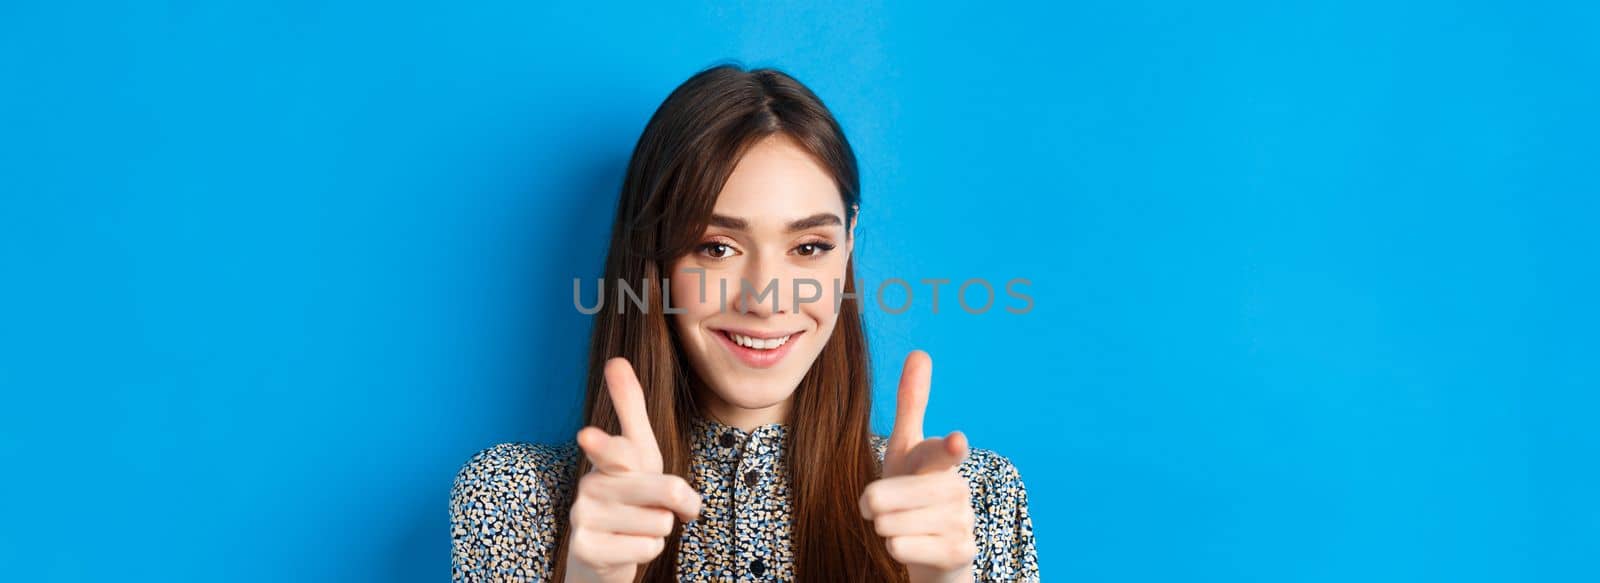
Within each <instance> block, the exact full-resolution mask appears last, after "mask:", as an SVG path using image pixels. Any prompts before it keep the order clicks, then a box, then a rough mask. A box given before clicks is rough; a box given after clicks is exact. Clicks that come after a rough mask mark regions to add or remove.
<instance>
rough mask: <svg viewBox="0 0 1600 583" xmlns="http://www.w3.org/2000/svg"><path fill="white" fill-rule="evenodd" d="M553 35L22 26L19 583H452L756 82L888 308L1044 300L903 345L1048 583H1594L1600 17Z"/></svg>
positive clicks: (1265, 19) (483, 11) (467, 15)
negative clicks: (692, 130)
mask: <svg viewBox="0 0 1600 583" xmlns="http://www.w3.org/2000/svg"><path fill="white" fill-rule="evenodd" d="M539 4H542V3H533V2H510V1H499V2H485V3H450V4H439V5H423V4H422V3H405V2H400V3H391V2H371V1H367V2H346V3H321V2H285V1H274V2H231V3H199V2H165V3H156V2H126V3H81V4H80V3H73V2H21V3H18V2H7V3H5V4H3V5H0V277H3V284H4V285H3V289H0V317H3V319H0V387H3V388H4V405H3V406H0V456H3V460H0V461H3V468H4V469H3V470H0V471H3V472H4V475H3V478H4V479H3V484H4V485H3V488H4V490H3V491H0V579H6V580H11V581H34V580H48V581H78V580H103V579H105V578H108V577H117V578H120V579H123V580H141V579H150V580H196V581H198V580H231V581H256V580H259V581H352V580H403V581H437V580H443V579H446V578H447V577H448V573H449V565H448V561H449V535H448V530H447V520H448V517H447V511H446V500H447V496H448V490H449V486H450V481H451V478H452V477H453V475H454V473H455V471H456V470H457V468H459V467H460V464H461V463H462V462H463V461H465V460H466V458H467V457H468V456H470V455H471V454H472V453H473V452H475V451H477V450H479V449H481V448H483V447H486V446H488V445H491V444H493V443H496V442H501V441H509V440H521V439H526V440H558V439H567V438H569V437H570V435H571V433H572V431H573V430H575V429H576V427H577V425H576V422H577V420H576V414H575V412H576V406H577V400H578V398H579V396H578V392H577V390H578V389H577V387H578V381H579V375H580V365H581V358H582V354H583V347H584V344H585V332H586V330H587V327H586V326H587V320H586V319H585V318H584V317H582V316H580V315H578V314H577V313H576V312H575V311H574V310H573V308H572V307H571V300H570V297H571V296H570V293H571V287H570V286H571V278H572V277H576V276H583V277H593V276H596V275H598V271H599V266H600V260H601V257H602V255H603V252H604V250H603V246H604V243H605V232H606V229H607V228H608V226H609V222H608V220H609V217H610V212H611V209H612V206H613V204H614V201H615V197H616V194H617V189H618V186H619V184H620V179H621V175H622V172H623V169H624V165H625V164H626V161H627V158H628V156H629V154H630V151H631V147H632V145H633V141H634V140H635V139H636V138H637V137H638V134H639V132H640V130H641V129H642V128H643V126H644V123H645V121H646V120H647V119H648V117H649V115H650V113H651V112H652V111H653V109H654V108H655V106H656V105H657V104H659V103H660V101H661V100H662V99H663V98H664V97H665V96H666V94H667V93H668V92H669V91H670V90H671V89H672V88H673V87H674V86H676V85H677V84H678V83H679V82H681V81H682V80H684V79H685V78H687V77H688V76H689V75H690V74H692V73H694V72H695V71H697V70H699V69H700V68H703V67H705V66H709V65H711V64H714V63H717V62H720V61H722V60H724V59H738V60H740V61H742V62H743V63H745V64H747V65H754V66H761V65H774V66H778V67H781V68H784V69H786V70H788V71H790V72H791V73H793V74H794V75H796V76H797V77H799V78H800V79H801V80H802V81H804V82H806V83H808V84H809V85H811V86H812V87H813V88H814V89H815V90H816V91H817V92H818V93H819V94H820V95H821V96H822V97H823V98H824V100H826V101H827V103H828V104H829V105H830V106H831V107H832V108H833V109H834V111H835V112H836V113H837V115H838V116H839V117H840V119H841V120H842V122H843V124H844V126H845V128H846V131H847V133H848V134H849V137H850V138H851V139H852V141H853V142H854V144H855V146H856V148H857V151H858V154H859V156H860V159H861V163H862V167H863V172H864V177H863V182H864V187H865V193H864V195H865V201H864V204H863V213H864V214H863V220H864V223H863V224H862V226H861V229H860V232H859V236H860V238H861V246H860V248H859V263H860V264H861V266H862V275H863V277H864V278H865V280H866V281H867V282H869V283H870V282H879V281H882V280H884V279H885V278H889V277H901V278H904V279H908V280H912V281H913V282H915V281H916V280H917V279H920V278H933V277H942V278H950V279H953V280H955V281H957V282H959V281H962V280H964V279H967V278H971V277H983V278H987V279H990V280H991V281H997V282H998V281H1004V280H1007V279H1010V278H1013V277H1025V278H1028V279H1030V280H1031V281H1032V282H1033V285H1032V286H1031V287H1030V288H1028V290H1027V291H1028V292H1029V294H1030V295H1032V296H1033V298H1034V300H1035V307H1034V310H1033V311H1032V312H1031V313H1029V314H1027V315H1022V316H1016V315H1011V314H1008V313H1005V312H1003V311H1001V310H999V309H996V310H994V311H992V312H990V313H987V314H984V315H980V316H974V315H969V314H965V313H963V312H961V311H960V310H959V309H956V307H955V305H954V304H952V303H950V298H951V296H950V295H948V294H950V293H952V291H953V289H952V287H951V286H946V287H944V288H942V289H941V292H942V293H941V302H942V305H941V309H940V311H939V313H937V314H935V313H932V311H931V309H930V308H931V306H930V305H929V299H930V298H929V297H928V296H927V292H928V288H927V287H926V286H924V285H921V284H917V286H916V290H917V291H918V294H917V295H915V296H914V301H915V302H916V305H915V308H914V309H912V310H910V311H908V312H906V313H905V314H902V315H899V316H891V315H888V314H884V313H881V312H873V313H871V314H870V316H869V318H870V320H869V326H870V329H871V333H872V342H873V350H874V354H873V357H874V358H875V360H876V363H877V370H876V378H877V380H878V383H879V384H878V398H879V408H878V411H877V413H878V415H877V420H878V423H877V425H878V426H879V427H880V428H881V429H882V430H883V431H885V432H886V431H887V429H888V422H889V419H890V414H891V413H892V394H893V393H892V391H893V386H894V381H895V378H896V376H897V373H898V367H899V362H900V359H901V358H903V356H904V354H905V353H906V351H908V350H910V349H911V348H914V347H920V348H925V349H927V350H929V351H930V352H931V353H932V354H933V356H934V360H935V363H936V366H935V373H934V393H933V401H932V404H931V409H930V411H929V430H930V431H945V430H950V429H963V430H965V431H967V432H968V434H969V435H970V436H971V437H972V440H973V442H974V444H975V445H976V446H979V447H987V448H991V449H995V450H997V451H999V452H1001V453H1002V454H1005V455H1007V456H1009V457H1010V458H1011V459H1012V460H1014V461H1015V462H1016V464H1017V465H1018V466H1019V467H1020V468H1021V471H1022V474H1023V478H1024V480H1025V482H1026V484H1027V486H1028V489H1029V492H1030V494H1031V496H1032V509H1033V512H1034V520H1035V526H1036V529H1037V534H1038V545H1039V549H1040V552H1041V562H1042V565H1043V569H1044V572H1045V574H1046V578H1047V580H1052V581H1119V582H1128V581H1219V582H1237V581H1329V582H1333V581H1340V582H1343V581H1452V582H1460V581H1581V580H1588V581H1594V580H1600V567H1597V565H1596V562H1595V559H1596V556H1597V553H1600V503H1597V502H1596V493H1597V492H1600V469H1597V467H1596V461H1597V458H1600V430H1597V429H1596V422H1597V420H1600V419H1597V418H1600V398H1597V397H1596V396H1595V389H1596V387H1597V385H1600V367H1597V365H1596V353H1597V348H1600V346H1597V342H1596V340H1595V329H1596V324H1600V317H1597V316H1600V314H1597V310H1596V308H1595V304H1594V298H1595V297H1597V295H1600V294H1597V292H1600V285H1597V282H1600V273H1597V269H1596V260H1595V252H1596V250H1597V249H1600V245H1597V243H1600V236H1597V235H1596V228H1597V223H1600V212H1597V210H1600V209H1597V204H1596V196H1597V194H1600V172H1597V171H1596V164H1595V162H1596V159H1597V157H1600V156H1597V152H1600V148H1596V139H1595V136H1596V134H1597V132H1600V113H1597V112H1600V108H1597V103H1600V82H1597V78H1600V66H1597V65H1600V42H1597V41H1596V38H1597V34H1600V14H1597V13H1596V11H1595V10H1594V9H1593V8H1585V7H1579V6H1575V5H1564V4H1548V5H1543V6H1537V7H1535V6H1528V5H1525V4H1524V3H1513V2H1500V3H1494V2H1463V3H1442V2H1441V3H1426V2H1425V3H1391V2H1326V3H1308V4H1305V5H1300V6H1293V7H1289V6H1282V5H1279V3H1274V2H1259V3H1222V4H1212V3H1202V4H1200V5H1197V6H1186V5H1181V4H1176V3H1164V2H1156V3H1149V2H1126V1H1095V2H1075V3H1071V5H1069V6H1062V7H1056V8H1053V9H1044V8H1042V7H1012V8H1007V9H998V7H995V6H990V5H988V4H985V5H983V6H981V7H957V6H929V5H924V4H920V3H915V4H914V3H907V4H904V5H897V6H876V7H861V6H857V5H856V3H853V2H841V3H819V2H796V3H791V4H782V5H774V6H770V7H765V8H755V7H748V8H733V7H716V6H714V5H712V4H710V3H707V4H703V5H701V4H691V5H679V6H659V5H656V4H655V3H636V4H630V5H625V6H617V7H614V8H611V9H604V10H602V9H595V8H585V7H580V6H578V5H575V4H574V5H567V6H548V5H539ZM1001 299H1002V302H1001V305H1009V304H1007V303H1006V300H1005V298H1004V297H1002V298H1001Z"/></svg>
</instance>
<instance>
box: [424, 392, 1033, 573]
mask: <svg viewBox="0 0 1600 583" xmlns="http://www.w3.org/2000/svg"><path fill="white" fill-rule="evenodd" d="M692 431H693V433H692V435H691V440H690V442H691V445H692V451H691V461H690V469H691V472H692V474H693V479H691V480H690V484H691V485H693V486H694V488H695V490H696V491H698V492H700V495H701V498H702V506H701V512H700V517H699V518H697V519H695V520H694V521H692V522H689V523H687V524H686V525H685V526H684V533H683V538H682V542H681V546H680V548H679V551H678V580H680V581H739V582H746V581H792V580H793V579H794V564H793V563H794V559H793V555H792V554H791V550H790V544H789V541H790V530H789V529H790V524H791V520H790V516H789V482H788V479H787V478H786V476H787V465H786V463H785V461H784V459H783V443H784V438H785V436H786V434H787V429H786V427H785V426H784V425H782V424H776V423H775V424H770V425H763V426H760V427H757V428H755V429H753V430H751V431H749V432H746V431H743V430H741V429H739V428H737V427H730V426H726V425H723V424H721V423H718V422H716V421H715V420H712V419H708V418H703V417H700V418H696V419H695V420H694V424H693V428H692ZM872 443H873V447H874V448H875V449H876V450H877V454H878V459H879V460H880V461H881V460H882V459H883V453H884V450H885V447H886V446H887V444H888V440H887V439H885V438H883V437H881V436H878V435H873V436H872ZM581 455H583V453H582V451H581V450H580V449H578V446H577V444H576V443H574V442H567V443H563V444H559V445H551V444H536V443H526V442H518V443H503V444H500V445H496V446H494V447H491V448H488V449H485V450H483V451H481V452H478V453H477V454H476V455H474V456H472V459H470V460H468V461H467V463H466V464H465V465H464V466H463V467H462V468H461V471H460V473H459V474H458V475H457V476H456V479H455V485H454V487H453V488H452V489H451V495H450V522H451V540H452V547H453V549H452V553H451V572H452V575H453V576H454V580H455V581H458V582H477V581H543V580H545V579H548V578H549V577H550V574H551V570H552V567H553V565H554V564H555V557H554V553H555V547H556V542H557V541H556V532H557V525H558V523H560V524H564V523H565V520H566V518H567V512H568V509H569V508H570V505H571V503H572V498H573V495H574V487H575V486H574V480H573V479H572V472H573V470H574V466H575V465H576V464H577V463H578V460H579V456H581ZM958 471H959V472H960V473H961V475H962V476H963V477H965V478H966V479H967V483H968V484H969V485H970V486H971V489H972V509H973V511H974V512H975V514H976V515H977V523H976V528H975V529H974V530H975V533H974V534H975V538H976V539H977V543H978V554H977V557H976V558H975V560H974V561H973V579H974V580H975V581H980V582H982V581H1037V580H1038V578H1039V566H1038V557H1037V552H1036V551H1035V549H1034V541H1033V521H1032V519H1031V518H1030V517H1029V514H1028V493H1027V490H1026V489H1024V488H1023V485H1022V477H1021V476H1020V475H1019V474H1018V473H1017V468H1016V466H1014V465H1012V463H1011V461H1010V460H1008V459H1006V458H1005V457H1003V456H1001V455H1000V454H997V453H995V452H993V451H990V450H987V449H981V448H972V449H971V453H970V455H968V456H967V460H966V461H965V462H964V463H962V465H961V467H960V468H959V469H958Z"/></svg>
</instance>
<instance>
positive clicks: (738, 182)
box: [714, 134, 844, 226]
mask: <svg viewBox="0 0 1600 583" xmlns="http://www.w3.org/2000/svg"><path fill="white" fill-rule="evenodd" d="M714 212H716V213H717V214H719V215H727V216H733V217H739V218H743V219H746V220H748V221H750V223H751V224H752V226H759V225H763V224H777V223H782V222H786V221H789V220H793V219H796V218H800V217H806V216H810V215H813V214H816V213H819V212H833V213H838V214H839V215H840V216H843V213H844V201H843V200H842V199H841V198H840V197H839V188H838V186H837V185H836V184H835V183H834V181H833V175H831V174H829V173H828V171H827V169H826V168H825V167H824V166H822V164H820V163H819V162H817V160H816V159H815V158H812V157H811V154H810V153H809V152H807V151H806V150H805V149H804V148H801V147H800V145H799V144H797V143H795V142H794V140H793V139H792V138H790V137H788V136H786V135H784V134H774V135H771V136H767V137H766V138H763V139H762V140H761V141H759V142H757V143H756V144H755V145H752V146H751V147H750V149H749V151H747V152H745V155H744V157H743V158H740V159H739V163H738V164H736V165H735V166H734V169H733V173H732V174H731V175H730V176H728V182H727V183H726V184H724V185H723V187H722V193H721V194H719V195H718V196H717V204H716V209H715V211H714Z"/></svg>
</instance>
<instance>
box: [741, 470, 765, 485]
mask: <svg viewBox="0 0 1600 583" xmlns="http://www.w3.org/2000/svg"><path fill="white" fill-rule="evenodd" d="M760 481H761V474H758V473H756V471H755V470H750V471H748V472H745V473H744V485H746V486H749V487H751V488H754V487H755V486H756V482H760Z"/></svg>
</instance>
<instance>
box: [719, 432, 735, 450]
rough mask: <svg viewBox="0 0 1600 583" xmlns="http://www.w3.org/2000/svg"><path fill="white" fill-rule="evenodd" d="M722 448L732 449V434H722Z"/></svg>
mask: <svg viewBox="0 0 1600 583" xmlns="http://www.w3.org/2000/svg"><path fill="white" fill-rule="evenodd" d="M721 441H722V447H733V432H732V431H729V432H727V433H724V434H722V440H721Z"/></svg>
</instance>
